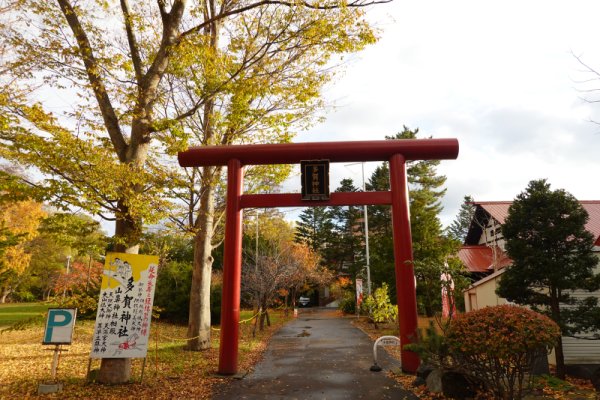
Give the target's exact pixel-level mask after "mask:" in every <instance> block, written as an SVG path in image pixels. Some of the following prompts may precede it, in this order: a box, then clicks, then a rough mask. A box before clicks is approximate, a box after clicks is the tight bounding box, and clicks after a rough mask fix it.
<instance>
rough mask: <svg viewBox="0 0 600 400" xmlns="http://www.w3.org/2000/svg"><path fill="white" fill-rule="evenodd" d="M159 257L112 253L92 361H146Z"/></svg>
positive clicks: (104, 284)
mask: <svg viewBox="0 0 600 400" xmlns="http://www.w3.org/2000/svg"><path fill="white" fill-rule="evenodd" d="M157 272H158V256H147V255H140V254H125V253H108V254H107V255H106V263H105V265H104V275H103V276H102V290H101V291H100V299H99V301H98V313H97V314H96V326H95V328H94V336H93V339H92V352H91V354H90V357H92V358H143V357H145V356H146V352H147V350H148V339H149V337H150V321H151V319H152V304H153V302H154V287H155V284H156V275H157Z"/></svg>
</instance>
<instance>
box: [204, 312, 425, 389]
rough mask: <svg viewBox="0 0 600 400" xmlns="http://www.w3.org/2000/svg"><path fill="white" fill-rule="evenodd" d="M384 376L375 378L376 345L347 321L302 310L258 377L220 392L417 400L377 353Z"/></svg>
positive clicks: (384, 356) (274, 346) (332, 314)
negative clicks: (403, 386)
mask: <svg viewBox="0 0 600 400" xmlns="http://www.w3.org/2000/svg"><path fill="white" fill-rule="evenodd" d="M377 356H378V363H379V365H380V366H382V367H383V369H384V370H383V371H382V372H371V371H369V368H370V367H371V365H373V342H372V341H371V339H370V338H369V337H368V336H367V335H366V334H365V333H364V332H362V331H361V330H360V329H357V328H355V327H354V326H353V325H352V324H351V323H350V319H349V318H340V317H337V316H336V315H335V312H332V311H329V310H323V309H303V310H301V314H300V316H299V317H298V318H297V319H295V320H294V321H292V322H290V323H288V324H287V325H285V326H284V327H283V328H281V329H280V330H279V332H277V333H276V334H275V335H274V336H273V338H272V339H271V342H270V344H269V347H268V348H267V351H266V353H265V357H264V358H263V360H262V361H261V362H260V363H259V364H258V365H257V366H256V367H255V369H254V371H253V372H252V373H250V374H248V375H247V376H246V377H244V378H243V379H240V380H236V379H232V380H230V381H227V383H225V384H224V385H223V386H222V387H221V390H220V391H219V389H217V393H216V394H215V395H214V397H213V399H215V400H229V399H261V400H262V399H265V400H274V399H319V400H337V399H340V400H341V399H344V400H346V399H377V400H379V399H397V400H400V399H417V397H416V396H415V395H413V394H412V393H410V392H408V391H406V390H404V389H402V387H401V386H400V385H399V384H398V383H396V382H395V381H394V380H393V379H391V378H388V377H387V376H386V374H385V371H386V369H391V368H397V367H399V363H398V362H397V361H395V360H393V359H392V358H390V357H389V356H387V354H386V353H385V352H382V351H380V352H378V354H377Z"/></svg>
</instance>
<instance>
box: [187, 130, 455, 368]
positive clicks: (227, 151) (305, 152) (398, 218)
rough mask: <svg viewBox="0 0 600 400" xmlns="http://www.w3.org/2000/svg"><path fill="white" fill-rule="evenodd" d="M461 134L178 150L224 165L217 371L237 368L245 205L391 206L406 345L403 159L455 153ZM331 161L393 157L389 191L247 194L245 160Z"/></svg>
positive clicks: (412, 303)
mask: <svg viewBox="0 0 600 400" xmlns="http://www.w3.org/2000/svg"><path fill="white" fill-rule="evenodd" d="M457 156H458V141H457V140H456V139H413V140H409V139H403V140H384V141H356V142H325V143H323V142H321V143H316V142H315V143H286V144H265V145H246V146H210V147H197V148H191V149H189V150H187V151H185V152H181V153H179V155H178V158H179V164H180V165H181V166H182V167H198V166H211V165H221V166H222V165H227V208H226V221H225V244H224V246H225V248H224V258H223V292H222V299H221V343H220V346H219V371H218V372H219V373H220V374H223V375H233V374H236V373H237V372H238V371H237V361H238V341H239V340H238V339H239V317H240V286H241V285H240V284H241V271H242V256H241V250H242V210H243V209H244V208H248V207H299V206H300V207H311V206H340V205H364V204H375V205H384V204H388V205H391V206H392V226H393V234H394V259H395V261H394V262H395V274H396V296H397V303H398V320H399V327H400V343H401V346H402V347H404V345H406V344H409V343H414V342H415V341H416V340H417V298H416V290H415V279H414V268H413V254H412V239H411V232H410V214H409V202H408V189H407V180H406V161H409V160H442V159H455V158H456V157H457ZM311 159H312V160H319V159H328V160H330V161H331V162H358V161H389V163H390V189H391V190H390V191H389V192H350V193H332V194H331V197H330V199H329V200H321V201H311V202H307V201H303V200H302V199H301V195H300V194H261V195H243V193H242V183H243V170H242V166H243V165H257V164H298V163H300V161H302V160H311ZM401 356H402V369H403V370H404V371H406V372H411V373H414V372H416V371H417V368H418V367H419V362H420V361H419V357H418V355H417V354H416V353H413V352H411V351H408V350H404V349H403V348H402V349H401Z"/></svg>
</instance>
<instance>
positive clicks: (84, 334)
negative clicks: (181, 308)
mask: <svg viewBox="0 0 600 400" xmlns="http://www.w3.org/2000/svg"><path fill="white" fill-rule="evenodd" d="M245 316H246V315H242V319H243V318H244V317H245ZM285 320H286V317H284V316H283V313H280V312H274V313H273V314H272V322H273V324H272V326H271V327H270V328H267V329H266V330H265V331H264V332H262V333H258V334H257V336H256V338H253V337H252V325H251V324H250V323H246V324H241V325H240V338H241V341H240V360H239V368H240V370H248V369H249V368H250V367H251V366H252V365H254V364H255V363H256V362H258V360H259V359H260V357H261V355H262V352H263V350H264V349H265V347H266V344H267V342H268V339H269V338H270V336H271V335H272V334H273V332H275V330H276V329H277V328H279V327H280V326H281V325H282V324H283V323H284V322H285ZM93 327H94V326H93V321H78V322H77V324H76V326H75V335H74V342H73V344H72V345H70V346H64V349H65V350H67V351H66V352H63V353H62V354H61V357H60V364H59V368H58V373H57V380H59V381H61V382H63V385H64V386H63V391H62V392H60V393H56V394H49V395H45V396H44V397H43V398H49V399H51V398H57V399H58V398H60V399H84V398H93V399H145V398H153V399H173V398H182V399H183V398H185V399H208V398H210V397H211V393H212V388H213V386H214V385H215V384H217V383H220V382H223V381H224V380H226V379H231V378H223V377H220V376H217V375H216V372H217V367H218V347H219V332H218V330H213V335H212V348H211V349H210V350H206V351H202V352H189V351H185V350H183V344H184V342H185V340H184V338H185V333H186V327H185V326H178V325H173V324H168V323H165V322H156V321H154V322H153V325H152V332H151V343H149V349H148V357H147V359H146V366H145V369H144V376H143V381H142V382H139V380H140V378H141V372H142V360H139V359H134V360H133V368H132V377H133V380H135V381H136V382H133V383H130V384H127V385H118V386H103V385H98V384H95V383H87V381H86V373H87V369H88V363H89V361H90V359H89V353H90V346H91V342H92V333H93ZM42 334H43V326H39V325H36V326H33V327H30V328H27V329H26V330H23V331H8V332H6V331H5V332H2V333H0V399H27V398H33V397H35V398H40V397H38V396H37V388H38V384H39V383H40V382H47V381H50V380H51V379H50V378H51V363H52V355H53V351H52V350H53V349H54V346H43V345H42V344H41V342H42ZM99 366H100V361H99V360H92V365H91V369H92V370H94V369H98V368H99Z"/></svg>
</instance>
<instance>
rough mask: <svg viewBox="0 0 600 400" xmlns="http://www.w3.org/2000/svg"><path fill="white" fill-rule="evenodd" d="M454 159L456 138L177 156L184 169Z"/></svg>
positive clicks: (238, 148)
mask: <svg viewBox="0 0 600 400" xmlns="http://www.w3.org/2000/svg"><path fill="white" fill-rule="evenodd" d="M395 154H402V155H403V157H404V159H405V160H452V159H456V157H458V140H456V139H393V140H364V141H345V142H303V143H279V144H253V145H229V146H202V147H192V148H190V149H188V150H187V151H184V152H180V153H179V155H178V159H179V165H181V166H182V167H201V166H219V165H221V166H224V165H227V163H228V162H229V160H231V159H237V160H239V161H240V163H241V164H242V165H264V164H299V163H300V161H302V160H318V159H327V160H329V161H331V162H359V161H388V160H389V159H390V158H391V157H392V156H393V155H395Z"/></svg>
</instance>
